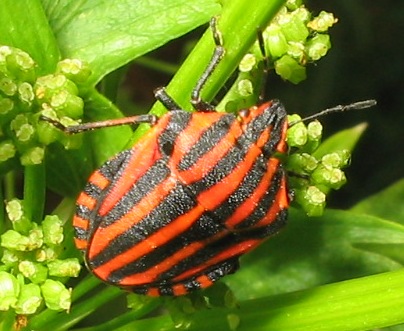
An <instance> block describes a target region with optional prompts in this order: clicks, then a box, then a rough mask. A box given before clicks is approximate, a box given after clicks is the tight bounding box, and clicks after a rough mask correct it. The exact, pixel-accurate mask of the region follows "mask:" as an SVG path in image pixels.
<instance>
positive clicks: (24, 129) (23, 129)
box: [15, 123, 35, 142]
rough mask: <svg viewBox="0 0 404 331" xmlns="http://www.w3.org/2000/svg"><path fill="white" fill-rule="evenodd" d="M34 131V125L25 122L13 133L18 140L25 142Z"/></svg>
mask: <svg viewBox="0 0 404 331" xmlns="http://www.w3.org/2000/svg"><path fill="white" fill-rule="evenodd" d="M34 132H35V130H34V127H33V126H32V125H31V124H28V123H27V124H23V125H21V126H20V127H19V128H18V130H17V131H16V132H15V133H16V137H17V139H18V140H19V141H21V142H27V141H29V140H30V139H31V138H32V136H33V135H34Z"/></svg>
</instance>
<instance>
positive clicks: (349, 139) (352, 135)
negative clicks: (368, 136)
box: [313, 123, 367, 159]
mask: <svg viewBox="0 0 404 331" xmlns="http://www.w3.org/2000/svg"><path fill="white" fill-rule="evenodd" d="M366 127H367V124H366V123H362V124H358V125H356V126H354V127H352V128H349V129H345V130H342V131H339V132H337V133H336V134H334V135H333V136H331V137H329V138H328V139H326V140H324V141H323V142H322V143H321V145H320V146H319V147H318V149H317V150H316V151H315V152H314V153H313V156H314V157H316V158H317V159H320V158H321V157H322V156H323V155H325V154H328V153H332V152H335V151H338V150H343V149H346V150H348V151H350V152H352V151H353V149H354V148H355V146H356V144H357V142H358V140H359V138H360V137H361V136H362V133H363V132H364V131H365V129H366Z"/></svg>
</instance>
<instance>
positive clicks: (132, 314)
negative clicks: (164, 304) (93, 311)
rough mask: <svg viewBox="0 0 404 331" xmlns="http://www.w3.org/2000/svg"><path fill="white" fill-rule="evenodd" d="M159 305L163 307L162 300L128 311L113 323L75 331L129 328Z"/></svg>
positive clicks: (107, 330)
mask: <svg viewBox="0 0 404 331" xmlns="http://www.w3.org/2000/svg"><path fill="white" fill-rule="evenodd" d="M159 305H161V301H160V300H152V301H149V302H147V303H146V304H145V305H143V306H142V307H140V308H136V309H134V310H131V311H128V312H126V313H124V314H122V315H120V316H118V317H117V318H114V319H113V320H111V321H108V322H106V323H104V324H102V325H97V326H94V327H88V328H82V329H74V331H110V330H117V329H118V328H120V327H125V326H126V327H127V325H128V324H131V323H132V322H133V321H135V320H136V319H138V318H140V317H142V316H144V315H146V314H148V313H150V312H152V311H153V310H154V309H156V308H157V307H158V306H159Z"/></svg>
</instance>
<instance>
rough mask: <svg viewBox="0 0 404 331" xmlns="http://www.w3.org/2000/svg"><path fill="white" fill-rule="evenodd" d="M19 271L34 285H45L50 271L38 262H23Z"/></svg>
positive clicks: (19, 265) (19, 266)
mask: <svg viewBox="0 0 404 331" xmlns="http://www.w3.org/2000/svg"><path fill="white" fill-rule="evenodd" d="M18 270H19V271H20V272H21V274H22V275H23V276H24V277H26V278H28V279H29V280H30V281H31V282H33V283H34V284H40V283H43V282H44V281H45V280H46V278H47V277H48V269H47V268H46V267H45V266H43V265H42V264H40V263H37V262H32V261H21V262H20V263H19V264H18Z"/></svg>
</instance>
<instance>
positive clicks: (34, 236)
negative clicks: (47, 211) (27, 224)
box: [28, 223, 43, 250]
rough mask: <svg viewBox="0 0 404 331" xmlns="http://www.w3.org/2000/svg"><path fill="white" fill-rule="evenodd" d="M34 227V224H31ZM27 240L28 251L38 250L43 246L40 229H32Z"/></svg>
mask: <svg viewBox="0 0 404 331" xmlns="http://www.w3.org/2000/svg"><path fill="white" fill-rule="evenodd" d="M32 224H33V225H35V226H36V223H32ZM28 238H29V240H30V242H31V244H30V246H31V249H30V250H34V249H37V248H40V247H41V246H42V245H43V231H42V229H41V228H40V227H34V228H33V229H32V230H31V231H30V232H29V234H28Z"/></svg>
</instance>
